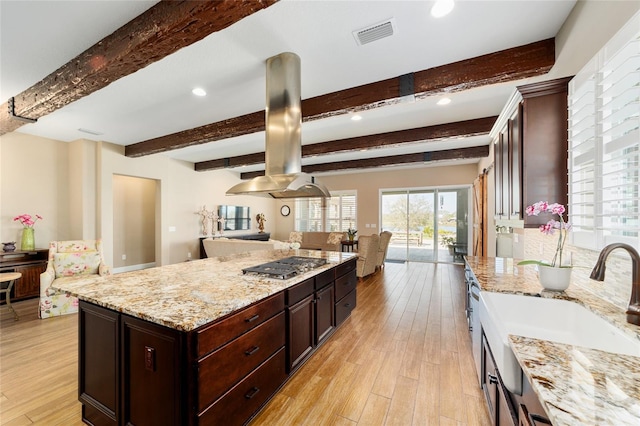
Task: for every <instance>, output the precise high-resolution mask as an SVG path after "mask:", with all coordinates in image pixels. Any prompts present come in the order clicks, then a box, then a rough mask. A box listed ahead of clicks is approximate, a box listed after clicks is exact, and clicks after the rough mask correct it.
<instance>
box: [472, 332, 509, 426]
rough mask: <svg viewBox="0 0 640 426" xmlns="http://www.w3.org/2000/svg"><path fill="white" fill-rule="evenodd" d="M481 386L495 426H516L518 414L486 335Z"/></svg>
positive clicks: (483, 343) (483, 340) (483, 338)
mask: <svg viewBox="0 0 640 426" xmlns="http://www.w3.org/2000/svg"><path fill="white" fill-rule="evenodd" d="M480 385H481V387H482V391H483V392H484V395H485V399H486V400H487V405H488V407H489V414H490V415H491V419H492V420H493V424H494V425H495V426H513V425H515V419H516V413H515V411H514V409H513V404H512V403H511V399H510V395H509V391H508V390H507V389H506V388H505V387H504V385H503V384H502V380H501V379H500V373H499V372H498V369H497V368H496V365H495V361H494V360H493V355H492V354H491V350H490V349H489V345H488V344H487V341H486V338H485V336H484V334H483V335H482V380H481V383H480Z"/></svg>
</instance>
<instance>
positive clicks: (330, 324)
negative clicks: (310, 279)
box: [315, 285, 336, 345]
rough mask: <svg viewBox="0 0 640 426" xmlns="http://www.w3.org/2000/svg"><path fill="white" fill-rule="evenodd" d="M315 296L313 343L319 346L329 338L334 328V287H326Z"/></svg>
mask: <svg viewBox="0 0 640 426" xmlns="http://www.w3.org/2000/svg"><path fill="white" fill-rule="evenodd" d="M315 296H316V302H315V304H316V306H315V309H316V321H315V322H316V324H315V332H316V334H315V341H316V344H317V345H318V344H320V343H322V342H323V341H324V339H326V338H327V337H329V335H330V334H331V332H332V331H333V329H334V328H335V326H336V321H335V309H334V304H335V299H334V286H333V285H328V286H326V287H325V288H323V289H321V290H318V291H316V292H315Z"/></svg>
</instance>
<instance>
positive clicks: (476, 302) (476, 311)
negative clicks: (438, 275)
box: [464, 262, 482, 385]
mask: <svg viewBox="0 0 640 426" xmlns="http://www.w3.org/2000/svg"><path fill="white" fill-rule="evenodd" d="M464 281H465V284H466V287H467V300H466V304H465V305H466V306H465V308H466V311H467V322H468V323H469V333H470V334H471V350H472V352H473V360H474V361H475V364H476V373H477V376H478V385H480V383H481V379H482V369H481V362H482V340H481V339H482V326H481V325H480V284H478V280H477V279H476V277H475V275H474V274H473V271H472V270H471V267H470V266H469V264H467V263H466V262H465V268H464Z"/></svg>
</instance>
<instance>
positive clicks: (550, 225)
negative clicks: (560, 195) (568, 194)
mask: <svg viewBox="0 0 640 426" xmlns="http://www.w3.org/2000/svg"><path fill="white" fill-rule="evenodd" d="M525 211H526V213H527V216H538V215H539V214H540V213H551V214H557V215H558V217H559V218H560V220H559V221H558V220H554V219H551V220H550V221H548V222H547V223H545V224H544V225H541V226H540V228H539V229H540V232H542V233H543V234H546V235H553V234H554V233H555V231H556V229H557V230H558V244H557V246H556V253H555V255H554V256H553V259H552V260H551V266H553V267H555V266H557V267H562V250H563V249H564V243H565V242H566V241H567V233H568V231H569V229H571V225H570V224H569V223H568V222H565V221H564V218H563V217H562V215H563V214H564V212H565V211H566V209H565V207H564V206H563V205H562V204H558V203H553V204H549V203H547V202H546V201H538V202H537V203H534V204H533V205H531V206H528V207H527V209H526V210H525ZM519 264H520V265H527V264H538V265H547V266H548V264H547V263H545V262H540V261H537V260H523V261H522V262H520V263H519Z"/></svg>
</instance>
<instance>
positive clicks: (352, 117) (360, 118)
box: [351, 114, 362, 121]
mask: <svg viewBox="0 0 640 426" xmlns="http://www.w3.org/2000/svg"><path fill="white" fill-rule="evenodd" d="M351 120H353V121H360V120H362V116H360V115H358V114H355V115H352V116H351Z"/></svg>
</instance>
